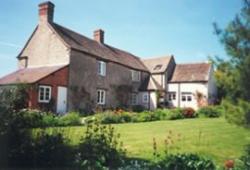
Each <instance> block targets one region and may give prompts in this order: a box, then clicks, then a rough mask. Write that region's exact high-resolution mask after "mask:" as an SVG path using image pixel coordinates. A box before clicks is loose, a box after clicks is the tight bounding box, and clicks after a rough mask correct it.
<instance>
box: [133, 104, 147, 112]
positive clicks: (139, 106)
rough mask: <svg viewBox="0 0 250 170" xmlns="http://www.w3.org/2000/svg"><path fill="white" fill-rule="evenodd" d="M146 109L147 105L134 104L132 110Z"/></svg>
mask: <svg viewBox="0 0 250 170" xmlns="http://www.w3.org/2000/svg"><path fill="white" fill-rule="evenodd" d="M144 110H145V107H144V106H142V105H133V106H132V111H133V112H143V111H144Z"/></svg>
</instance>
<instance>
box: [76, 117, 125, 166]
mask: <svg viewBox="0 0 250 170" xmlns="http://www.w3.org/2000/svg"><path fill="white" fill-rule="evenodd" d="M119 138H120V135H119V134H116V133H115V131H114V128H113V127H112V126H102V125H100V124H99V123H98V122H97V121H96V122H94V123H92V124H88V125H87V130H86V133H85V135H84V137H83V138H82V141H81V143H80V144H79V147H78V152H77V155H76V164H77V165H78V167H79V168H83V169H105V168H111V169H114V168H117V167H119V166H120V165H121V164H122V163H123V158H124V156H125V150H124V149H123V148H122V143H120V142H119Z"/></svg>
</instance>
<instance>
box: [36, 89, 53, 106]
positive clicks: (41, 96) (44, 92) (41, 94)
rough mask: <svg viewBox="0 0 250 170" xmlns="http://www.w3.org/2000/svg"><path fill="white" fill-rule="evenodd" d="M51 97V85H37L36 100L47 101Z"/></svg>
mask: <svg viewBox="0 0 250 170" xmlns="http://www.w3.org/2000/svg"><path fill="white" fill-rule="evenodd" d="M50 99H51V87H50V86H39V91H38V102H39V103H49V102H50Z"/></svg>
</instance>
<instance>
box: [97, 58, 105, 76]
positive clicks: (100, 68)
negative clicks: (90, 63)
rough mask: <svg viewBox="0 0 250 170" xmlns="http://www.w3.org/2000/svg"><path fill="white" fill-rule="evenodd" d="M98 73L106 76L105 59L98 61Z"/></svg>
mask: <svg viewBox="0 0 250 170" xmlns="http://www.w3.org/2000/svg"><path fill="white" fill-rule="evenodd" d="M97 71H98V74H99V75H101V76H106V63H105V62H104V61H98V70H97Z"/></svg>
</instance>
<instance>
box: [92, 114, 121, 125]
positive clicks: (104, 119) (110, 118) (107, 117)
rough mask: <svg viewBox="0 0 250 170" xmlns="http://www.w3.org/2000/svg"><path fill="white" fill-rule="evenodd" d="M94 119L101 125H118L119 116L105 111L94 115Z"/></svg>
mask: <svg viewBox="0 0 250 170" xmlns="http://www.w3.org/2000/svg"><path fill="white" fill-rule="evenodd" d="M96 119H97V120H98V121H100V122H101V123H103V124H109V123H119V122H118V120H119V115H118V114H114V113H113V112H112V111H105V112H103V113H98V114H97V115H96Z"/></svg>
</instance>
